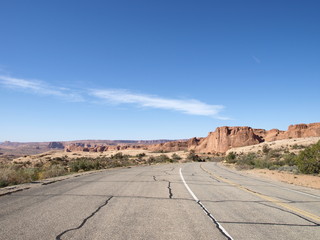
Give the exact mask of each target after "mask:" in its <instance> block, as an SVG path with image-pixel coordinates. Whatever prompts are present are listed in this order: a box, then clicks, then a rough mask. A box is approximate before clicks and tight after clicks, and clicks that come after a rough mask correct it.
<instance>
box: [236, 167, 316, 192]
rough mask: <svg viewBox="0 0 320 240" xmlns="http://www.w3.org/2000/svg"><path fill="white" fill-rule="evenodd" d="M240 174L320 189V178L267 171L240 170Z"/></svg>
mask: <svg viewBox="0 0 320 240" xmlns="http://www.w3.org/2000/svg"><path fill="white" fill-rule="evenodd" d="M241 172H244V173H245V174H248V175H253V176H255V177H262V178H266V179H272V180H276V181H281V182H285V183H290V184H294V185H298V186H304V187H309V188H315V189H320V176H313V175H305V174H292V173H288V172H280V171H276V170H268V169H251V170H242V171H241Z"/></svg>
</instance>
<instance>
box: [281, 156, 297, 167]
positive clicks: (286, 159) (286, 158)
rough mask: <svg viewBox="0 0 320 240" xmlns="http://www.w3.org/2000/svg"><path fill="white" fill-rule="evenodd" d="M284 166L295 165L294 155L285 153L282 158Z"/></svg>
mask: <svg viewBox="0 0 320 240" xmlns="http://www.w3.org/2000/svg"><path fill="white" fill-rule="evenodd" d="M282 158H283V161H284V163H285V165H288V166H294V165H296V155H295V154H294V153H285V154H284V155H283V156H282Z"/></svg>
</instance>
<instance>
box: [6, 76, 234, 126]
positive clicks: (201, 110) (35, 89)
mask: <svg viewBox="0 0 320 240" xmlns="http://www.w3.org/2000/svg"><path fill="white" fill-rule="evenodd" d="M0 84H2V85H5V86H7V87H10V88H12V89H20V90H24V91H27V92H31V93H36V94H41V95H47V96H54V97H58V98H62V99H65V100H68V101H75V102H84V101H88V99H90V101H92V97H94V98H96V99H100V100H101V99H103V100H105V101H106V102H108V103H113V104H132V105H134V106H136V107H146V108H154V109H165V110H172V111H177V112H181V113H184V114H190V115H198V116H210V117H214V118H216V119H221V120H227V119H229V118H226V117H222V116H220V115H219V114H220V112H221V111H222V110H223V109H224V106H222V105H210V104H207V103H204V102H201V101H199V100H195V99H170V98H163V97H159V96H154V95H147V94H137V93H132V92H130V91H128V90H124V89H106V90H98V89H91V90H89V91H88V90H86V89H76V88H74V89H70V88H63V87H57V86H52V85H49V84H47V83H46V82H43V81H38V80H27V79H21V78H13V77H9V76H5V75H0Z"/></svg>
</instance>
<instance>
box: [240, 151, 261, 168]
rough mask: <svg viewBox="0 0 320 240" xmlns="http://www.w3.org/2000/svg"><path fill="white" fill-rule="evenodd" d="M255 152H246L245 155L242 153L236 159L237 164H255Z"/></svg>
mask: <svg viewBox="0 0 320 240" xmlns="http://www.w3.org/2000/svg"><path fill="white" fill-rule="evenodd" d="M256 157H257V156H256V154H255V153H248V154H246V155H243V156H241V157H240V158H239V160H238V161H237V164H238V165H248V166H254V165H255V161H254V160H255V159H256Z"/></svg>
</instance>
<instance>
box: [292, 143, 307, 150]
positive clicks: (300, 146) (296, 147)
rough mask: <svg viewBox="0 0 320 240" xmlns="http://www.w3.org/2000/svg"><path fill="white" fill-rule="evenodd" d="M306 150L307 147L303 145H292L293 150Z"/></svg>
mask: <svg viewBox="0 0 320 240" xmlns="http://www.w3.org/2000/svg"><path fill="white" fill-rule="evenodd" d="M304 148H305V146H303V145H298V144H294V145H292V149H304Z"/></svg>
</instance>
